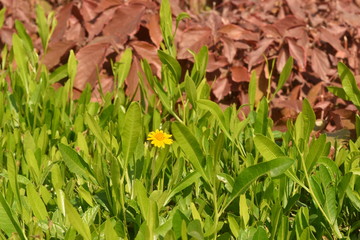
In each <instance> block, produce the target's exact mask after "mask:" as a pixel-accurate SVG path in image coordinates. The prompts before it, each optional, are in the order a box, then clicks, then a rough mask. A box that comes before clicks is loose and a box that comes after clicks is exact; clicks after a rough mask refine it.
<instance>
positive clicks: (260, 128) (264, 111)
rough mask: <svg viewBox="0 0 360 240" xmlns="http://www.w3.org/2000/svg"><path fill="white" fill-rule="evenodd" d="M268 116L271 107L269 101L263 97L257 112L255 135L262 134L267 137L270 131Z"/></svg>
mask: <svg viewBox="0 0 360 240" xmlns="http://www.w3.org/2000/svg"><path fill="white" fill-rule="evenodd" d="M268 114H269V106H268V102H267V99H266V98H265V97H263V98H262V99H261V101H260V104H259V106H258V108H257V110H256V119H255V126H254V131H255V133H261V134H263V135H264V136H266V135H267V130H268Z"/></svg>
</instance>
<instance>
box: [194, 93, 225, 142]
mask: <svg viewBox="0 0 360 240" xmlns="http://www.w3.org/2000/svg"><path fill="white" fill-rule="evenodd" d="M197 105H198V106H199V108H201V109H204V110H207V111H209V112H211V113H212V115H213V116H214V117H215V119H216V120H217V121H218V122H219V126H220V128H221V130H223V131H224V133H225V135H226V136H227V137H228V138H229V139H230V140H232V138H231V135H230V133H229V124H228V122H226V121H225V116H224V113H223V112H222V111H221V108H220V107H219V105H218V104H216V103H215V102H213V101H211V100H207V99H199V100H198V101H197Z"/></svg>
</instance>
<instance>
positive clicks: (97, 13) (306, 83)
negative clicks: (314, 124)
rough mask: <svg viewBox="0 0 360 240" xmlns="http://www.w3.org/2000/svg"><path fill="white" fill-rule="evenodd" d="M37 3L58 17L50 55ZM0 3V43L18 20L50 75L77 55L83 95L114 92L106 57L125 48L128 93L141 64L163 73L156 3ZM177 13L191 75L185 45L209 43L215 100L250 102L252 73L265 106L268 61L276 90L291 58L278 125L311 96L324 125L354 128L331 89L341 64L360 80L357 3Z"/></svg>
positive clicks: (194, 8) (181, 8)
mask: <svg viewBox="0 0 360 240" xmlns="http://www.w3.org/2000/svg"><path fill="white" fill-rule="evenodd" d="M207 3H208V5H207ZM35 4H41V5H42V6H43V7H44V9H46V11H47V12H49V11H52V10H53V11H55V12H56V17H57V21H58V25H57V27H56V29H55V31H54V34H53V36H52V38H51V40H50V43H49V49H48V52H47V53H46V54H43V53H42V52H41V41H40V39H39V36H38V35H37V33H36V32H37V27H36V24H35V16H34V12H35V11H34V6H35ZM0 5H1V7H6V8H7V11H6V19H5V23H4V26H3V28H2V29H0V36H1V37H0V45H1V46H3V45H4V44H7V45H9V46H10V45H11V35H12V33H14V32H15V30H14V20H15V19H19V20H21V21H22V22H23V23H24V25H25V27H26V29H27V31H28V33H29V35H30V36H31V37H32V39H33V41H34V45H35V46H36V48H37V49H38V51H39V54H40V55H41V57H42V59H43V63H44V64H45V65H46V66H47V67H48V68H49V69H55V68H56V67H58V66H60V65H61V64H63V63H64V62H65V61H66V60H67V57H68V54H69V51H70V50H71V49H73V50H74V51H75V53H76V58H77V60H78V62H79V65H78V73H77V76H76V80H75V85H74V87H75V89H76V91H77V92H78V93H80V92H81V91H82V90H83V89H84V88H85V85H86V84H87V83H89V84H90V85H91V86H92V88H93V96H94V98H96V97H98V96H99V94H98V91H97V89H98V85H99V84H101V85H102V89H103V90H104V91H107V90H110V89H111V88H112V83H113V77H112V73H111V65H110V60H113V61H116V60H117V59H119V57H120V56H121V53H122V52H123V51H124V50H125V49H126V48H127V47H130V48H132V49H133V52H134V60H133V63H132V66H131V70H130V74H129V77H128V78H127V80H126V86H127V94H130V95H132V94H134V92H135V91H136V85H137V83H138V75H137V72H138V71H140V64H139V63H140V60H141V59H142V58H146V59H147V60H148V61H149V62H150V63H151V66H152V67H153V71H154V73H155V74H159V73H160V61H159V59H158V56H157V53H156V51H157V50H158V49H159V46H160V43H161V42H162V37H161V31H160V27H159V5H160V0H157V1H151V0H78V1H66V0H48V1H44V0H37V1H36V0H32V1H29V0H16V1H13V0H0ZM171 7H172V11H173V16H174V18H175V16H176V15H178V14H180V13H181V12H187V13H189V14H190V16H191V19H186V20H184V21H182V22H181V23H180V25H179V29H178V31H177V35H176V38H175V41H176V44H177V49H178V59H179V60H180V62H181V64H182V66H183V68H184V69H187V68H189V67H190V66H191V65H192V62H193V59H192V56H191V54H190V53H189V52H188V49H191V50H193V51H195V52H197V51H198V50H199V49H200V47H201V46H203V45H207V46H208V47H209V64H208V67H207V78H208V80H209V83H210V84H211V86H212V94H213V99H214V100H215V101H217V102H219V103H220V104H221V105H222V106H226V105H229V104H230V103H236V104H238V105H240V104H246V103H247V101H248V100H247V99H248V95H247V88H248V82H249V79H250V71H251V70H255V71H256V73H257V76H258V79H259V81H258V86H257V88H258V89H257V91H258V92H257V100H259V99H260V98H261V97H262V96H263V95H265V94H266V90H267V89H268V86H267V85H268V78H269V76H270V72H271V64H272V60H273V59H276V63H275V66H274V68H275V69H274V71H273V74H272V81H271V86H270V87H271V89H274V88H275V87H276V83H277V79H278V76H279V73H280V72H281V70H282V68H283V66H284V64H285V62H286V60H287V59H288V58H289V56H292V57H293V58H294V60H295V65H294V70H293V73H292V76H291V78H290V79H289V81H288V82H287V83H286V84H285V86H284V88H283V89H282V91H280V92H279V93H278V94H277V96H276V97H275V98H274V100H273V101H272V109H271V110H272V111H271V114H272V118H273V119H274V122H275V126H276V127H277V128H279V129H281V128H282V127H283V126H284V123H285V121H286V120H287V119H289V118H295V117H296V116H297V114H298V112H299V111H301V105H302V99H303V98H305V97H306V98H308V99H309V102H310V103H311V104H312V106H313V107H314V110H315V112H316V114H317V118H318V120H319V121H318V123H319V129H321V130H327V131H335V130H339V129H341V128H348V129H354V116H355V112H356V110H355V108H354V106H352V105H349V104H348V103H346V102H344V101H343V100H340V99H338V98H335V97H334V96H333V95H331V94H329V93H328V92H327V90H326V88H325V87H326V86H329V85H337V86H339V79H338V76H337V71H336V65H337V63H338V62H339V61H343V62H344V63H345V64H347V65H348V66H349V67H350V68H351V69H352V70H353V72H354V74H355V75H356V79H357V80H359V79H360V76H359V74H360V72H359V70H360V61H359V55H360V53H359V52H360V50H359V47H360V40H359V37H360V33H359V32H360V31H359V30H360V1H358V0H341V1H332V0H303V1H297V0H253V1H248V0H216V1H213V2H211V4H210V1H204V0H202V1H197V0H171ZM266 61H267V62H268V64H267V63H266ZM358 83H359V81H358ZM244 110H245V111H246V108H245V109H244Z"/></svg>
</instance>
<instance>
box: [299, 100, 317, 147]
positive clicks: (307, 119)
mask: <svg viewBox="0 0 360 240" xmlns="http://www.w3.org/2000/svg"><path fill="white" fill-rule="evenodd" d="M302 113H303V115H302V116H303V120H304V129H303V131H304V140H305V141H306V142H308V140H309V137H310V133H311V132H312V130H313V129H314V127H315V120H316V116H315V113H314V110H313V109H312V108H311V106H310V103H309V101H308V100H307V99H304V101H303V108H302Z"/></svg>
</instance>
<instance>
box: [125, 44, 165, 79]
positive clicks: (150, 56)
mask: <svg viewBox="0 0 360 240" xmlns="http://www.w3.org/2000/svg"><path fill="white" fill-rule="evenodd" d="M130 46H131V47H132V48H133V49H134V50H135V52H136V54H137V55H138V56H139V57H140V58H141V59H146V60H147V61H148V62H149V63H150V64H152V65H154V67H155V68H156V72H157V74H158V76H160V75H159V74H160V70H161V62H160V59H159V57H158V54H157V50H158V48H157V47H155V46H154V45H152V44H150V43H148V42H145V41H132V42H131V43H130Z"/></svg>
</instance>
